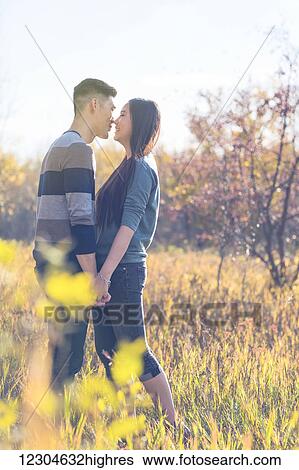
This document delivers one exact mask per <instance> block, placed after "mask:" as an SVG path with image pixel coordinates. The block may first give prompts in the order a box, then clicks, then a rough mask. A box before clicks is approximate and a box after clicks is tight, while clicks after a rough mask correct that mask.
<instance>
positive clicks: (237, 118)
mask: <svg viewBox="0 0 299 470" xmlns="http://www.w3.org/2000/svg"><path fill="white" fill-rule="evenodd" d="M295 65H296V64H295V63H294V62H293V61H291V60H290V59H289V58H288V57H286V58H285V63H284V68H283V69H281V70H279V72H278V73H277V76H276V80H275V82H274V84H273V89H272V90H261V89H253V90H252V89H245V90H240V91H238V93H237V94H236V95H235V97H234V99H233V100H232V102H231V103H230V105H229V106H228V109H227V110H226V111H225V112H223V113H222V114H221V115H220V116H219V118H218V119H217V120H216V122H215V116H216V115H217V112H218V110H219V109H220V108H221V104H222V102H223V97H222V96H221V93H219V94H218V95H213V94H211V93H210V92H201V93H200V94H199V100H198V103H197V108H196V109H195V110H194V111H192V112H190V114H189V127H190V130H191V132H192V133H193V135H194V136H196V138H197V140H198V142H199V145H198V147H197V149H196V150H197V151H196V154H195V153H194V150H193V152H192V151H189V152H186V153H185V154H184V155H183V156H181V157H177V158H176V159H175V162H174V163H173V169H174V172H175V176H176V178H173V181H172V184H171V185H170V187H169V188H168V196H169V197H171V198H172V201H173V203H172V211H171V210H169V209H168V213H169V216H172V217H173V216H174V214H173V211H175V212H176V214H177V217H178V219H179V218H180V217H181V216H182V214H185V220H187V221H188V223H190V224H191V225H192V227H193V230H194V231H195V233H193V237H192V240H191V242H192V241H193V242H194V241H195V242H196V243H197V244H200V243H205V242H207V241H208V242H211V243H212V244H213V245H214V246H217V247H218V250H219V253H220V255H221V259H223V258H224V257H225V256H226V255H227V254H228V253H232V252H234V253H237V254H238V253H246V254H247V255H251V256H256V257H258V258H259V259H260V260H261V261H262V262H263V263H264V264H265V266H266V267H267V268H268V269H269V271H270V273H271V277H272V280H273V282H274V284H275V285H278V286H283V285H285V284H288V285H292V284H293V283H294V282H295V281H296V279H297V278H298V272H299V259H298V255H297V254H296V248H298V236H299V235H298V233H299V230H298V229H299V210H298V202H299V171H298V169H299V152H298V125H297V122H296V117H298V104H299V101H298V100H299V94H298V86H297V84H296V67H295ZM173 208H174V210H173ZM166 212H167V211H166Z"/></svg>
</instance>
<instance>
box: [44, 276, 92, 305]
mask: <svg viewBox="0 0 299 470" xmlns="http://www.w3.org/2000/svg"><path fill="white" fill-rule="evenodd" d="M45 291H46V294H47V295H48V296H49V298H50V299H53V300H54V301H57V302H58V303H60V304H61V305H83V306H86V305H93V304H94V303H95V301H96V297H97V293H96V291H95V289H94V287H93V283H92V277H91V275H90V274H89V273H85V272H84V273H83V272H82V273H78V274H70V273H67V272H61V273H56V274H54V273H53V274H50V275H49V276H48V277H47V278H46V281H45Z"/></svg>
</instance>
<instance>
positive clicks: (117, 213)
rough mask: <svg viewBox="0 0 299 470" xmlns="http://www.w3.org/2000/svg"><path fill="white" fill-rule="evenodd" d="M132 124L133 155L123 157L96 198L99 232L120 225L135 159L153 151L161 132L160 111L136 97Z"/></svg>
mask: <svg viewBox="0 0 299 470" xmlns="http://www.w3.org/2000/svg"><path fill="white" fill-rule="evenodd" d="M129 112H130V117H131V123H132V135H131V138H130V146H131V152H132V156H131V157H130V158H128V159H127V158H126V157H124V159H123V160H122V162H121V163H120V165H119V166H118V167H117V168H116V169H115V170H114V171H113V173H112V174H111V175H110V177H109V178H108V180H107V181H106V182H105V183H104V184H103V186H102V187H101V188H100V190H99V191H98V193H97V196H96V223H97V225H98V227H99V230H100V232H101V231H102V229H103V227H104V225H110V224H111V223H113V222H114V223H115V224H116V225H117V226H120V223H121V217H122V212H123V206H124V201H125V198H126V194H127V190H128V187H129V183H130V181H131V179H132V178H133V176H134V171H135V164H136V160H135V158H134V157H136V158H142V157H143V156H144V155H147V154H148V153H149V152H151V150H152V149H153V147H154V145H155V144H156V142H157V140H158V138H159V133H160V120H161V117H160V111H159V108H158V106H157V104H156V103H155V102H154V101H151V100H144V99H142V98H134V99H132V100H130V101H129Z"/></svg>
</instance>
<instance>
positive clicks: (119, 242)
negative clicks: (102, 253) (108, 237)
mask: <svg viewBox="0 0 299 470" xmlns="http://www.w3.org/2000/svg"><path fill="white" fill-rule="evenodd" d="M133 235H134V230H132V229H131V228H130V227H127V226H126V225H121V227H120V228H119V230H118V232H117V234H116V236H115V238H114V240H113V243H112V246H111V248H110V251H109V254H108V256H107V258H106V260H105V262H104V264H103V266H102V268H101V271H100V273H101V274H102V275H103V276H104V277H105V278H106V279H110V277H111V276H112V274H113V272H114V270H115V269H116V267H117V266H118V264H119V262H120V260H121V259H122V257H123V256H124V254H125V253H126V251H127V249H128V246H129V244H130V241H131V240H132V237H133Z"/></svg>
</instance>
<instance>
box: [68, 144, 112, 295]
mask: <svg viewBox="0 0 299 470" xmlns="http://www.w3.org/2000/svg"><path fill="white" fill-rule="evenodd" d="M62 173H63V183H64V191H65V196H66V201H67V207H68V213H69V220H70V225H71V235H72V239H73V242H74V248H73V249H74V253H75V255H76V257H77V259H78V262H79V264H80V266H81V268H82V270H83V271H84V272H88V273H90V274H91V275H92V277H93V279H94V282H95V288H96V290H97V292H99V295H101V294H102V293H103V291H104V290H105V288H104V286H103V283H101V282H99V280H98V279H97V278H96V275H97V268H96V258H95V251H96V235H95V220H94V184H95V182H94V171H93V161H92V150H91V148H90V147H88V146H87V145H86V144H84V143H75V144H72V145H71V146H70V148H69V152H68V155H67V156H66V158H65V160H64V162H63V169H62Z"/></svg>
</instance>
